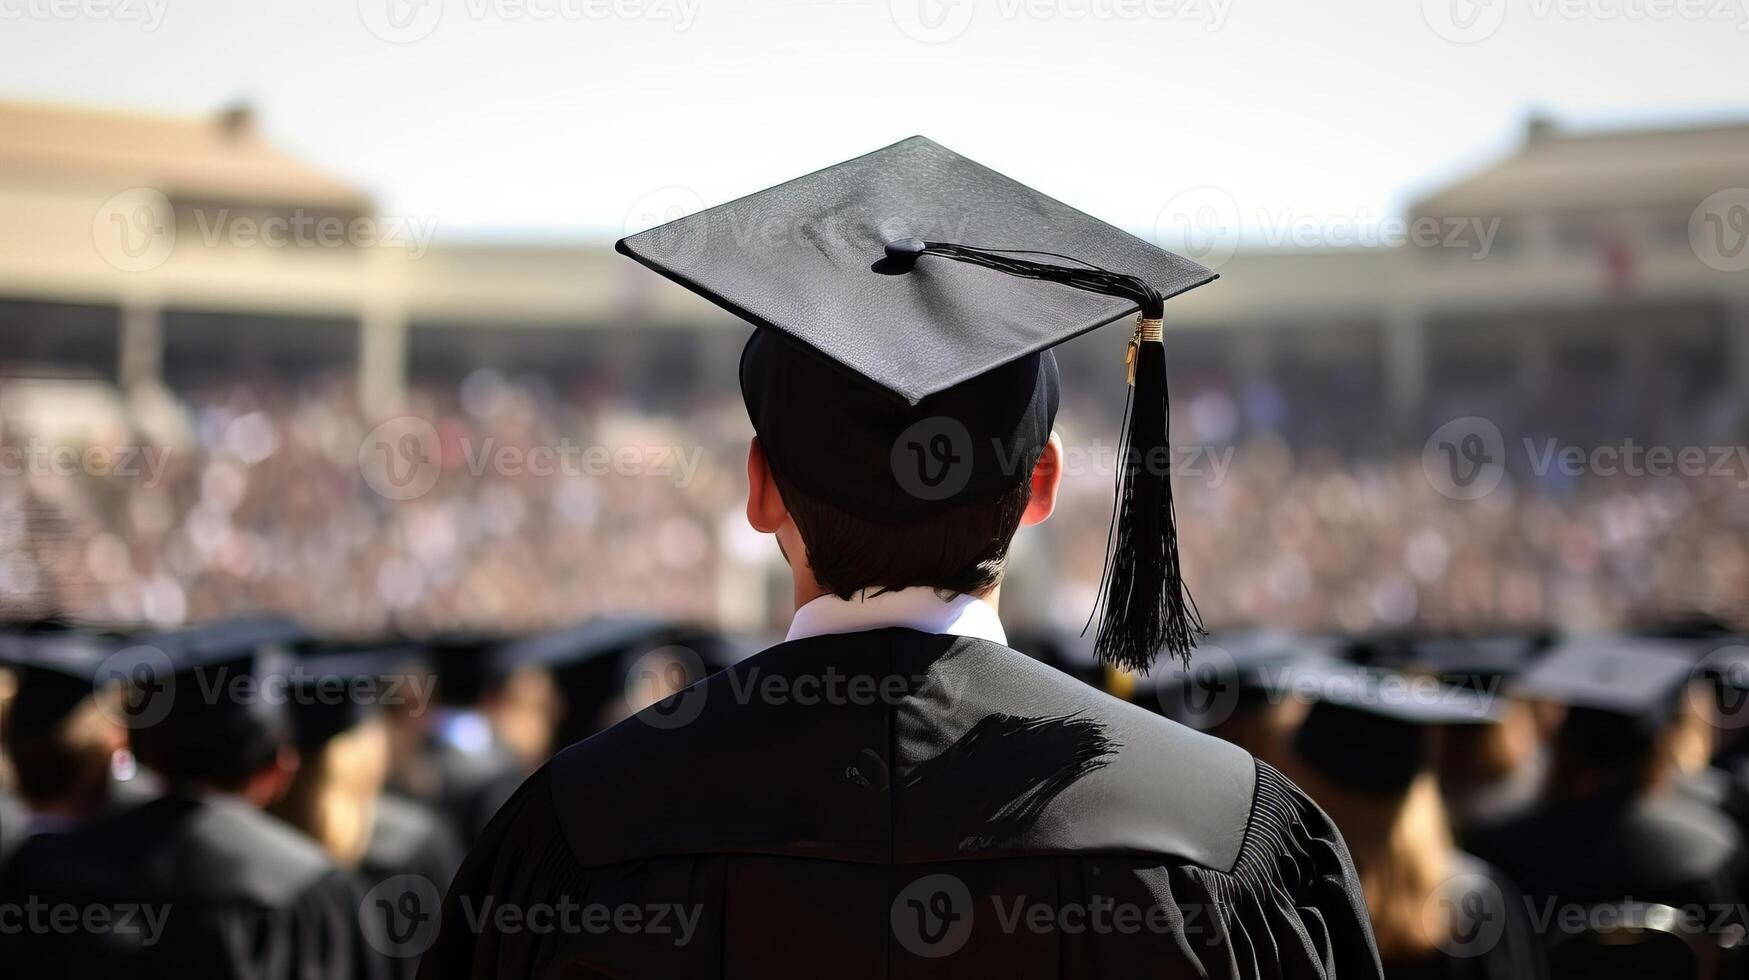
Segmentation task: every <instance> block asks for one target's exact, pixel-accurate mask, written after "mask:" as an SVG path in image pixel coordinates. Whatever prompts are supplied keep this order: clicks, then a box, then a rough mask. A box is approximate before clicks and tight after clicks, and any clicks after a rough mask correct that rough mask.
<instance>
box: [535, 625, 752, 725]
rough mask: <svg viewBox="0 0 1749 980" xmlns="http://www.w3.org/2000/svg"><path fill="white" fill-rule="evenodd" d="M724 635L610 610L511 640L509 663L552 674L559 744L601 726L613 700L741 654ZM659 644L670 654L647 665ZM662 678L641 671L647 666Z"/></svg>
mask: <svg viewBox="0 0 1749 980" xmlns="http://www.w3.org/2000/svg"><path fill="white" fill-rule="evenodd" d="M731 646H732V644H731V643H730V642H729V641H727V640H726V638H724V637H721V636H719V635H718V634H716V633H714V632H712V631H710V630H705V629H701V628H699V627H696V626H691V625H688V624H685V623H678V622H675V621H673V620H668V619H661V618H657V617H652V616H643V615H635V614H634V615H624V616H603V617H598V618H595V619H591V620H588V621H586V622H582V623H578V624H576V625H574V626H568V627H565V628H563V629H557V630H552V631H549V632H546V633H540V634H537V635H534V636H531V637H528V638H526V639H523V640H520V641H517V642H515V643H511V644H507V645H506V646H505V647H504V649H503V653H502V659H503V661H504V663H505V665H506V667H508V668H509V669H512V670H514V669H517V668H519V667H527V666H536V667H544V668H546V669H547V670H549V671H551V672H552V675H553V680H554V684H555V686H556V687H557V688H558V691H559V696H560V697H561V698H562V699H563V700H564V704H565V711H564V716H563V717H562V718H561V719H560V721H559V729H558V731H557V732H556V733H555V738H556V740H557V742H558V744H560V745H568V744H570V743H572V742H575V741H578V740H580V739H583V738H587V737H589V736H590V735H593V734H595V732H596V731H598V730H600V727H601V721H602V718H603V716H604V713H605V712H606V709H607V708H608V707H609V706H610V705H614V704H619V703H624V702H625V701H626V699H627V698H628V696H630V695H632V694H641V695H648V694H649V693H651V692H664V691H670V690H676V689H679V688H683V687H687V686H689V685H691V684H694V683H697V682H698V681H701V680H703V679H704V678H705V676H706V675H707V674H709V673H711V672H712V671H713V670H715V669H718V668H720V667H722V666H726V664H727V663H728V662H730V661H732V660H734V659H736V655H735V651H733V650H732V649H731ZM657 650H665V651H667V653H668V654H669V655H668V656H664V657H662V658H661V659H660V661H659V662H657V661H646V662H643V663H641V664H640V662H639V658H641V657H643V656H644V655H645V654H648V653H651V652H653V651H657ZM646 669H649V670H659V671H660V672H661V675H662V676H659V677H640V676H637V674H638V673H639V672H641V671H643V670H646Z"/></svg>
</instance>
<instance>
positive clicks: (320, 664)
mask: <svg viewBox="0 0 1749 980" xmlns="http://www.w3.org/2000/svg"><path fill="white" fill-rule="evenodd" d="M297 653H298V656H297V662H296V664H295V665H294V666H293V668H292V675H291V679H290V684H289V692H288V693H289V696H290V706H291V716H290V719H289V721H290V730H291V742H292V744H293V745H294V746H296V747H297V748H298V749H299V750H300V751H311V750H314V749H316V748H319V747H321V746H322V745H325V744H326V743H327V742H328V741H329V740H331V739H333V738H334V737H335V736H337V735H340V734H341V733H343V732H346V731H349V730H351V729H353V728H356V727H357V726H359V725H361V724H363V723H364V722H365V721H367V720H369V719H370V718H371V717H372V716H374V715H375V714H376V713H377V712H378V711H379V710H380V709H381V708H382V707H383V698H384V697H385V696H387V695H388V694H389V693H390V691H391V689H390V688H387V687H385V686H383V685H382V682H383V681H384V680H385V679H387V678H390V677H391V676H392V675H394V674H396V673H397V672H407V671H410V670H413V669H418V668H420V667H422V666H423V662H424V661H423V656H422V650H421V648H420V647H419V646H417V645H414V644H409V643H386V644H385V643H360V642H348V641H340V640H323V641H310V642H305V643H300V644H299V645H298V650H297ZM366 685H368V686H366ZM392 690H393V693H394V694H395V696H398V697H404V696H408V695H409V692H408V690H407V689H406V688H404V687H403V688H395V689H392Z"/></svg>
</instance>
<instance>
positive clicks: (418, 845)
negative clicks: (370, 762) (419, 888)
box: [358, 794, 462, 891]
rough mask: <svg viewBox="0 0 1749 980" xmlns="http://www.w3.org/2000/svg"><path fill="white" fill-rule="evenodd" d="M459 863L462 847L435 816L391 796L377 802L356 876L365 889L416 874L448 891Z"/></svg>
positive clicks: (420, 805) (433, 813) (445, 825)
mask: <svg viewBox="0 0 1749 980" xmlns="http://www.w3.org/2000/svg"><path fill="white" fill-rule="evenodd" d="M461 863H462V847H461V843H460V842H459V841H458V840H456V836H455V833H454V831H452V830H451V829H450V827H449V825H448V824H447V823H445V822H444V821H443V819H442V818H441V817H439V816H438V815H437V814H436V813H435V812H433V811H432V810H430V809H428V808H426V807H425V806H424V805H422V804H419V803H416V802H414V801H412V800H407V799H402V798H401V797H399V796H395V795H392V794H385V795H384V796H383V797H382V798H380V799H378V800H377V812H376V820H375V822H374V824H373V826H372V827H371V833H370V843H369V844H368V845H366V847H365V851H364V857H363V858H362V859H360V861H359V863H358V876H359V878H360V879H361V880H362V881H363V882H364V885H365V887H366V888H370V887H373V886H375V885H378V884H380V883H382V882H384V881H386V880H388V879H389V878H392V877H394V876H395V875H400V874H416V875H420V876H422V877H425V878H427V879H429V880H430V881H431V882H432V883H433V884H435V885H436V886H437V888H438V890H439V891H441V890H443V889H445V888H448V887H449V880H450V878H452V877H454V875H455V869H456V868H457V867H459V866H460V865H461Z"/></svg>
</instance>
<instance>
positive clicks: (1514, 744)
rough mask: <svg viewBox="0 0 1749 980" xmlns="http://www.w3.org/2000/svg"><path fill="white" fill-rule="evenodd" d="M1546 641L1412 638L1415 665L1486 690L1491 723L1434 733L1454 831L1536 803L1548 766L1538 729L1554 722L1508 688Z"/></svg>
mask: <svg viewBox="0 0 1749 980" xmlns="http://www.w3.org/2000/svg"><path fill="white" fill-rule="evenodd" d="M1552 642H1553V638H1552V637H1551V636H1549V635H1548V633H1547V632H1545V631H1532V632H1521V633H1471V634H1468V635H1446V636H1432V637H1424V638H1422V639H1419V640H1417V641H1416V643H1415V644H1414V649H1413V651H1412V655H1413V657H1414V660H1415V663H1416V664H1417V665H1419V666H1421V667H1424V668H1426V669H1428V670H1430V671H1432V672H1434V673H1435V674H1437V676H1438V677H1439V678H1440V679H1441V680H1443V681H1445V682H1447V683H1449V684H1453V685H1456V686H1459V687H1462V688H1466V689H1469V690H1473V691H1478V692H1484V693H1487V694H1488V695H1489V696H1490V697H1491V698H1492V700H1493V703H1494V706H1495V713H1496V715H1497V723H1496V724H1491V725H1464V726H1459V727H1454V728H1447V729H1445V730H1443V731H1442V732H1441V733H1440V738H1439V743H1438V749H1439V756H1438V759H1437V760H1436V762H1435V765H1434V769H1435V771H1436V772H1437V773H1438V774H1439V788H1440V791H1441V792H1442V793H1443V794H1444V796H1445V805H1446V809H1447V810H1448V811H1449V812H1450V813H1451V818H1452V825H1453V827H1455V828H1456V829H1457V830H1458V832H1459V833H1460V834H1461V833H1464V832H1466V831H1467V830H1468V829H1469V828H1471V827H1476V826H1485V825H1487V824H1492V823H1499V822H1500V821H1502V820H1505V819H1507V818H1509V817H1512V816H1515V815H1518V814H1521V813H1523V812H1524V811H1525V810H1527V809H1529V808H1530V807H1531V806H1532V805H1533V804H1535V802H1536V797H1537V794H1538V793H1539V792H1540V791H1541V789H1542V784H1543V778H1544V774H1545V773H1546V772H1547V769H1548V754H1547V752H1546V751H1545V742H1546V739H1545V732H1546V731H1548V730H1549V729H1551V728H1552V727H1553V725H1552V723H1550V722H1549V721H1548V715H1549V712H1548V710H1547V706H1546V705H1538V704H1534V703H1532V702H1529V701H1526V700H1524V699H1523V698H1516V697H1513V696H1511V695H1510V694H1509V693H1508V691H1509V690H1510V686H1511V684H1512V682H1513V680H1514V679H1515V678H1517V677H1518V676H1520V675H1521V674H1522V673H1523V672H1524V671H1526V670H1528V669H1530V667H1532V666H1533V665H1534V664H1535V663H1536V660H1537V657H1538V656H1540V655H1541V652H1542V651H1543V650H1544V649H1546V648H1547V647H1548V646H1549V645H1550V644H1551V643H1552Z"/></svg>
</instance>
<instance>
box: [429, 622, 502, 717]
mask: <svg viewBox="0 0 1749 980" xmlns="http://www.w3.org/2000/svg"><path fill="white" fill-rule="evenodd" d="M506 642H507V639H506V637H504V636H503V635H502V634H498V633H492V632H489V631H482V630H455V631H451V632H448V633H440V634H438V635H437V636H434V637H432V638H430V639H429V640H426V641H425V643H424V649H425V652H426V654H427V656H428V657H429V659H430V662H431V668H432V672H433V673H435V674H436V675H437V698H438V700H439V701H441V702H443V703H444V704H447V705H450V706H452V707H468V706H470V705H473V704H476V703H478V702H479V700H480V699H481V698H482V697H485V696H486V695H487V694H488V693H490V692H491V691H493V690H494V689H496V688H497V687H498V685H500V684H502V683H504V680H505V679H506V678H507V677H509V676H510V670H509V669H507V667H506V665H505V662H504V659H503V658H501V657H500V656H499V655H498V651H499V650H500V649H501V648H502V647H503V646H504V645H505V643H506Z"/></svg>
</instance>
